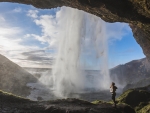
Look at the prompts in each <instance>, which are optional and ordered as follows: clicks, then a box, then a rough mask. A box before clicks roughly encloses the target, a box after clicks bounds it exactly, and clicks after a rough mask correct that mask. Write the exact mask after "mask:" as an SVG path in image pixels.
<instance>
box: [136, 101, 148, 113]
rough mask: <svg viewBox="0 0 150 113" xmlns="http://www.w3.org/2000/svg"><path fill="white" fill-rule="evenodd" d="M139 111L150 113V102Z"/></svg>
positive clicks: (138, 112)
mask: <svg viewBox="0 0 150 113" xmlns="http://www.w3.org/2000/svg"><path fill="white" fill-rule="evenodd" d="M137 113H150V103H149V104H148V105H146V106H144V107H143V108H142V109H140V110H139V111H137Z"/></svg>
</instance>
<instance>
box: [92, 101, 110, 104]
mask: <svg viewBox="0 0 150 113" xmlns="http://www.w3.org/2000/svg"><path fill="white" fill-rule="evenodd" d="M102 103H107V102H105V101H102V100H95V101H93V102H92V104H102Z"/></svg>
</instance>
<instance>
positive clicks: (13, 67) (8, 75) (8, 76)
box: [0, 55, 38, 97]
mask: <svg viewBox="0 0 150 113" xmlns="http://www.w3.org/2000/svg"><path fill="white" fill-rule="evenodd" d="M37 81H38V80H37V79H36V78H35V77H34V76H33V75H31V74H30V73H28V72H27V71H25V70H24V69H23V68H21V67H20V66H18V65H17V64H15V63H13V62H12V61H10V60H9V59H7V58H6V57H4V56H3V55H0V90H4V91H6V92H10V93H13V94H16V95H19V96H23V97H26V96H28V95H29V94H30V91H31V88H30V87H28V86H27V83H35V82H37Z"/></svg>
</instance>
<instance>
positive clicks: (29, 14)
mask: <svg viewBox="0 0 150 113" xmlns="http://www.w3.org/2000/svg"><path fill="white" fill-rule="evenodd" d="M38 12H39V11H38V10H29V11H28V13H27V16H29V17H32V18H34V19H35V18H37V17H38V15H37V14H38Z"/></svg>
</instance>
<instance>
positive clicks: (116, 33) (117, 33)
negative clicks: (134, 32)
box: [106, 22, 131, 40]
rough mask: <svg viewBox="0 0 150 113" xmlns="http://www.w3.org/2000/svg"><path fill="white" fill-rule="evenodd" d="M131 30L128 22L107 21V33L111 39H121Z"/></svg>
mask: <svg viewBox="0 0 150 113" xmlns="http://www.w3.org/2000/svg"><path fill="white" fill-rule="evenodd" d="M129 32H131V29H130V27H129V25H128V24H127V23H120V22H116V23H106V33H107V34H106V35H107V37H108V39H111V40H121V39H122V38H123V37H124V36H125V35H127V34H128V33H129Z"/></svg>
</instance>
